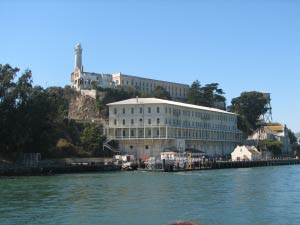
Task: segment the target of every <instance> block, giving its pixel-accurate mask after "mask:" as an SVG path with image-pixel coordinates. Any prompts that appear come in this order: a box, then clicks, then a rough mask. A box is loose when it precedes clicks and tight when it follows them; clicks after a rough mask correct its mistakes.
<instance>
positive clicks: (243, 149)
mask: <svg viewBox="0 0 300 225" xmlns="http://www.w3.org/2000/svg"><path fill="white" fill-rule="evenodd" d="M231 160H232V161H255V160H261V153H260V152H259V151H258V150H257V149H256V148H255V146H247V145H243V146H237V147H236V148H235V149H234V151H233V152H232V153H231Z"/></svg>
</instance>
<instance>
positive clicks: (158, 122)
mask: <svg viewBox="0 0 300 225" xmlns="http://www.w3.org/2000/svg"><path fill="white" fill-rule="evenodd" d="M141 123H143V119H142V118H141V119H140V124H141ZM122 124H123V125H126V120H125V119H123V120H122ZM130 124H131V125H134V119H131V120H130ZM148 124H149V125H150V124H152V120H151V119H148ZM156 124H157V125H158V124H160V119H159V118H157V119H156ZM114 125H118V121H117V120H116V119H114Z"/></svg>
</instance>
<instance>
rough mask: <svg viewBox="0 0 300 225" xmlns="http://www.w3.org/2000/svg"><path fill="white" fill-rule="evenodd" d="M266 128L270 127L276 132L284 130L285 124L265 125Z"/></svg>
mask: <svg viewBox="0 0 300 225" xmlns="http://www.w3.org/2000/svg"><path fill="white" fill-rule="evenodd" d="M265 127H266V128H268V129H270V130H271V131H275V132H282V131H284V126H282V125H276V126H265Z"/></svg>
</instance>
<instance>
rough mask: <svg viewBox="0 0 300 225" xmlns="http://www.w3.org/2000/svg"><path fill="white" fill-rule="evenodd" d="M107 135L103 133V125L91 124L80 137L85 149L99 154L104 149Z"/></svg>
mask: <svg viewBox="0 0 300 225" xmlns="http://www.w3.org/2000/svg"><path fill="white" fill-rule="evenodd" d="M105 139H106V137H105V136H104V135H103V134H102V127H101V126H97V125H95V124H89V125H87V126H86V127H85V129H84V130H83V132H82V135H81V137H80V141H81V144H82V146H83V148H84V150H86V151H88V152H91V153H92V154H95V155H97V153H98V154H99V152H101V151H102V145H103V141H104V140H105Z"/></svg>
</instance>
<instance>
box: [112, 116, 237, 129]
mask: <svg viewBox="0 0 300 225" xmlns="http://www.w3.org/2000/svg"><path fill="white" fill-rule="evenodd" d="M154 121H155V120H154ZM154 121H153V120H152V119H151V118H148V122H147V124H148V125H151V124H155V123H154ZM113 123H114V125H118V120H117V119H114V122H113ZM159 124H161V121H160V118H157V119H156V125H159ZM165 124H166V125H168V124H169V125H176V126H182V127H189V128H203V129H216V130H236V126H235V125H234V126H229V125H221V124H211V123H206V122H190V121H186V120H185V121H181V120H176V119H173V120H171V119H169V120H168V119H165ZM122 125H128V124H127V123H126V119H122ZM130 125H135V120H134V119H131V120H130ZM139 125H144V124H143V119H142V118H140V119H139Z"/></svg>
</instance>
